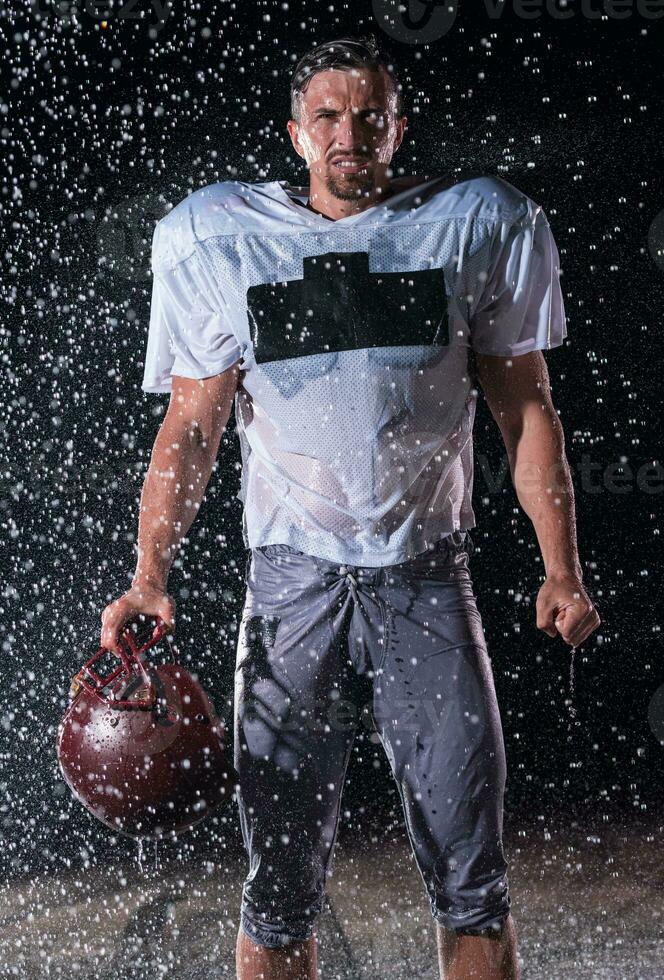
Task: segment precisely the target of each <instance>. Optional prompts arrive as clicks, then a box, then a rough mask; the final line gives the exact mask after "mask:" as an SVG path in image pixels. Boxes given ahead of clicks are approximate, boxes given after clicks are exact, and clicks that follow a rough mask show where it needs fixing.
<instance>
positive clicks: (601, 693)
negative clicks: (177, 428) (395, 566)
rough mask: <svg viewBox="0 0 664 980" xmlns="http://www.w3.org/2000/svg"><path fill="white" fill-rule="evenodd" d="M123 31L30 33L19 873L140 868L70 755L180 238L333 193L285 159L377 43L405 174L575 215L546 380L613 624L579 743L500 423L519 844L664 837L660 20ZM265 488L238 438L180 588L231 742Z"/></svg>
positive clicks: (330, 14) (254, 14)
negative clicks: (159, 303) (153, 258)
mask: <svg viewBox="0 0 664 980" xmlns="http://www.w3.org/2000/svg"><path fill="white" fill-rule="evenodd" d="M284 7H286V9H284ZM376 7H378V5H377V4H376ZM587 7H588V8H589V9H590V8H591V9H592V11H594V12H595V13H597V12H599V11H601V9H602V6H601V4H600V3H599V2H598V0H595V3H594V4H587ZM100 9H103V8H100ZM119 9H120V8H119V6H116V7H115V9H114V10H109V16H108V24H107V26H106V27H104V26H102V24H101V20H100V17H99V16H98V15H93V14H91V13H89V12H87V11H86V10H85V8H84V6H83V5H80V6H79V7H75V6H70V7H67V6H66V5H63V7H61V8H60V10H59V12H57V11H56V10H55V9H54V8H53V7H49V6H47V5H46V4H45V3H44V2H42V3H41V6H38V5H35V6H34V7H33V8H32V9H31V10H26V9H23V10H22V11H21V12H20V13H18V12H17V11H16V10H12V8H11V7H10V6H5V7H3V10H2V12H1V13H0V26H1V27H2V31H3V34H4V38H3V47H4V49H5V51H6V52H7V53H6V55H5V57H4V59H3V71H4V73H5V75H6V78H5V81H6V85H5V86H4V91H5V92H6V93H8V94H7V95H6V96H5V97H4V99H3V100H2V106H1V111H2V115H1V116H0V139H1V143H2V149H3V157H4V161H5V180H4V182H3V186H2V194H3V196H2V209H3V227H4V229H5V231H6V244H5V246H4V249H3V251H2V272H3V275H2V287H1V288H2V309H3V313H4V315H3V317H2V327H1V333H0V339H1V341H2V352H1V355H2V376H1V381H0V384H1V391H2V406H3V410H2V415H1V418H2V421H1V422H0V430H1V432H2V455H1V459H0V471H1V472H0V478H1V488H0V489H1V493H0V498H1V499H0V507H1V508H2V510H1V512H0V521H1V535H0V561H1V571H2V579H1V594H0V610H1V622H0V630H1V634H0V644H1V645H2V658H3V659H2V678H3V693H2V704H1V705H0V720H1V722H2V726H3V731H4V734H5V739H4V748H3V750H2V762H3V766H2V775H1V776H0V780H1V781H0V797H1V800H0V803H1V805H2V812H1V814H0V819H1V820H2V824H3V833H4V837H5V840H6V845H5V848H4V850H3V858H4V861H5V865H6V870H7V873H11V872H12V871H13V872H21V871H23V870H28V869H29V868H32V867H42V868H43V867H45V866H48V865H49V863H50V864H56V863H57V862H60V861H62V860H63V859H65V860H67V859H69V858H72V859H76V857H77V855H80V854H81V853H82V852H81V849H82V848H84V849H85V851H86V853H87V855H88V856H89V855H91V854H92V855H94V854H96V853H100V852H101V850H102V848H103V849H104V851H106V850H107V849H108V848H109V847H111V846H112V845H113V844H114V842H115V843H116V844H117V847H118V848H120V847H123V846H124V845H123V842H122V841H115V839H114V838H112V836H111V834H110V832H108V831H107V830H106V829H105V828H103V827H102V826H101V825H98V824H97V823H96V822H95V821H94V819H93V818H91V817H88V815H87V814H86V813H85V812H84V811H83V810H82V808H81V807H80V805H79V804H78V803H76V802H75V801H73V800H72V799H71V797H70V795H69V791H68V790H67V788H66V786H65V784H64V783H63V781H62V779H61V777H60V775H59V772H58V767H57V760H56V756H55V735H56V730H57V724H58V721H59V719H60V717H61V715H62V713H63V711H64V709H65V706H66V695H67V691H68V688H69V682H70V679H71V677H72V676H73V674H74V673H75V672H76V670H77V669H78V668H79V667H80V665H81V664H82V663H83V661H84V660H86V659H87V658H88V657H89V656H91V655H92V653H94V652H95V651H96V650H97V647H98V644H99V633H100V628H101V624H100V614H101V611H102V609H103V608H104V606H105V605H106V604H107V603H108V602H109V601H111V600H112V599H114V598H116V597H117V596H118V595H120V594H121V593H122V592H123V591H124V590H125V589H126V588H127V587H128V586H129V583H130V579H131V576H132V574H133V570H134V566H135V541H136V531H137V513H138V499H139V494H140V490H141V486H142V481H143V478H144V475H145V471H146V468H147V465H148V461H149V456H150V451H151V447H152V443H153V440H154V437H155V435H156V432H157V429H158V427H159V424H160V420H161V418H162V416H163V413H164V411H165V408H166V405H167V402H168V396H167V395H147V394H144V393H143V392H142V391H141V389H140V383H141V379H142V372H143V358H144V350H145V342H146V336H147V325H148V317H149V304H150V292H151V275H150V271H149V249H150V242H151V237H152V230H153V227H154V223H155V221H156V220H157V219H158V218H159V217H161V216H162V215H163V214H165V213H166V212H167V210H168V209H169V208H170V207H171V206H174V205H175V204H177V203H178V202H179V201H180V200H182V198H183V197H185V196H186V195H187V194H188V193H189V192H190V191H191V190H194V189H196V188H198V187H201V186H204V185H206V184H209V183H212V182H214V181H216V180H226V179H232V178H237V179H241V180H249V181H259V180H270V179H281V178H288V179H289V180H291V182H293V183H302V184H305V183H306V182H307V171H306V166H305V165H304V162H303V161H302V160H301V159H300V158H299V157H297V155H296V154H295V152H294V150H293V149H292V146H291V144H290V139H289V137H288V134H287V132H286V129H285V124H286V121H287V119H288V118H289V101H288V87H289V80H290V74H291V71H292V69H293V66H294V64H295V62H296V61H297V60H298V59H299V57H301V55H302V54H304V53H305V52H306V51H307V50H308V49H309V47H311V46H312V45H313V44H315V43H318V42H320V41H323V40H329V39H332V38H334V37H335V36H340V35H342V34H346V33H354V34H358V33H364V32H367V31H373V32H375V33H376V35H377V37H378V38H379V41H381V42H382V43H383V47H384V48H385V49H386V50H387V51H388V52H390V53H391V54H392V56H393V58H394V60H395V62H396V63H397V64H398V65H399V66H400V69H401V77H402V81H403V84H404V95H405V108H406V114H407V116H408V124H409V126H408V131H407V133H406V138H405V140H404V143H403V145H402V147H401V148H400V150H399V152H398V153H397V155H396V156H395V158H394V161H393V166H394V168H395V171H396V172H397V173H399V174H401V173H420V174H437V173H445V172H453V171H456V170H459V171H461V170H463V171H471V172H476V173H493V174H498V175H500V176H503V177H505V178H506V179H507V180H509V181H511V182H512V183H514V184H516V186H518V187H519V188H520V189H522V190H523V191H525V192H526V193H528V194H529V195H530V196H531V197H533V198H534V199H535V200H536V201H537V202H538V203H540V204H541V205H542V206H543V207H544V209H545V211H546V213H547V215H548V217H549V220H550V223H551V225H552V228H553V231H554V234H555V237H556V240H557V243H558V247H559V251H560V255H561V265H562V268H563V288H564V295H565V302H566V309H567V314H568V339H567V341H566V342H565V344H564V346H563V347H561V348H558V349H556V350H553V351H551V352H550V353H548V354H546V359H547V363H548V366H549V372H550V377H551V383H552V387H553V395H554V402H555V404H556V407H557V409H558V410H559V412H560V416H561V418H562V421H563V424H564V429H565V433H566V440H567V456H568V459H569V462H570V465H571V467H572V471H573V478H574V483H575V487H576V494H577V498H576V506H577V515H578V540H579V550H580V556H581V560H582V563H583V567H584V576H585V582H586V585H587V588H588V590H589V592H590V594H591V596H592V597H593V598H594V600H595V601H596V603H597V606H598V608H599V610H600V614H601V616H602V620H603V622H602V624H601V626H600V627H599V629H598V630H597V631H596V633H595V634H593V636H592V637H591V638H590V639H589V641H588V642H587V643H586V644H585V645H584V646H582V647H581V648H580V649H579V650H578V651H577V652H576V656H575V691H574V706H575V707H576V709H577V712H578V713H577V722H578V724H575V723H574V720H573V719H572V718H571V717H570V714H569V711H568V709H569V704H568V703H566V702H567V701H568V699H569V696H570V687H569V683H570V677H569V667H570V655H571V654H570V650H569V648H568V647H567V646H566V644H565V643H564V642H563V641H562V640H561V639H560V638H558V639H556V640H551V639H550V638H549V637H547V636H546V635H545V634H544V633H542V632H541V631H539V630H538V629H537V628H536V625H535V600H536V597H537V591H538V588H539V586H540V585H541V583H542V581H543V575H542V563H541V560H540V557H539V550H538V547H537V541H536V537H535V533H534V530H533V527H532V525H531V524H530V521H529V520H528V518H527V517H526V516H525V514H523V512H521V511H520V509H519V508H518V504H517V500H516V496H515V493H514V491H513V489H512V486H511V482H510V478H509V473H508V472H507V470H506V459H505V453H504V447H503V445H502V442H501V441H500V436H499V433H498V430H497V428H496V427H495V425H494V423H493V421H492V419H491V417H490V414H489V412H488V409H487V406H486V404H485V403H484V401H483V399H482V398H480V405H479V409H478V418H477V423H476V443H475V449H476V476H475V490H474V507H475V511H476V515H477V522H478V526H477V528H476V529H475V530H474V531H473V540H474V543H475V546H476V550H475V554H474V555H473V557H472V559H471V569H472V573H473V580H474V583H475V589H476V594H477V596H478V605H479V608H480V611H481V613H482V616H483V620H484V627H485V632H486V636H487V641H488V645H489V652H490V654H491V657H492V663H493V669H494V675H495V680H496V686H497V689H498V696H499V702H500V706H501V714H502V720H503V726H504V734H505V741H506V747H507V754H508V787H507V799H506V819H508V820H509V819H512V818H513V819H515V820H517V819H519V820H521V819H524V820H532V821H537V820H538V818H539V819H543V818H544V817H545V816H546V818H547V819H549V818H552V817H553V816H554V815H555V814H556V813H563V814H569V813H571V812H577V811H578V812H579V813H584V812H585V813H592V814H597V815H604V816H603V817H602V819H607V815H608V819H612V818H613V817H614V816H615V817H617V816H618V815H619V814H621V815H622V816H624V815H625V814H626V813H627V814H629V813H637V812H638V813H639V814H640V815H643V814H644V813H649V814H652V813H653V812H655V813H656V812H657V808H658V806H659V805H660V804H661V802H662V800H663V798H664V793H663V791H662V773H663V766H662V763H663V761H664V748H663V747H662V745H661V744H660V741H659V740H660V738H661V739H664V694H663V690H662V685H663V684H664V663H663V661H662V642H661V622H662V619H661V598H662V590H661V584H660V566H661V532H660V527H661V520H662V487H663V486H664V482H663V479H662V477H663V472H662V468H661V453H660V446H661V442H660V432H661V428H660V427H661V419H662V408H663V405H662V401H663V399H662V386H661V372H662V357H661V355H660V349H661V323H662V312H663V308H664V261H663V260H662V256H661V253H659V254H658V248H661V247H662V245H664V233H663V229H664V221H662V219H661V218H658V215H660V212H661V211H662V209H663V208H664V191H663V188H662V181H661V174H662V160H661V124H662V119H661V114H660V111H659V106H658V100H659V93H660V92H661V81H662V77H661V67H660V66H661V48H662V35H663V32H664V19H647V18H645V17H644V16H643V15H642V14H640V13H639V12H638V11H637V10H636V7H635V9H634V10H633V11H632V12H631V13H630V14H629V16H628V17H626V18H624V19H621V20H617V19H615V17H613V16H605V17H604V19H600V18H597V17H594V16H593V17H592V18H591V17H589V16H584V15H583V14H582V12H581V7H580V5H579V4H575V3H570V4H569V6H568V8H567V9H568V10H571V11H572V12H573V17H572V18H571V19H568V20H559V19H557V18H556V17H554V16H553V15H552V14H551V13H547V12H543V13H542V14H541V16H540V17H539V18H537V19H524V18H523V17H520V16H517V14H516V13H515V11H514V9H513V8H512V6H511V5H510V4H508V5H507V6H506V7H505V10H504V13H503V14H502V16H501V17H499V18H493V19H492V18H491V17H490V16H489V14H488V13H487V10H486V8H485V6H484V5H483V4H480V3H473V4H472V5H471V4H469V3H466V4H463V5H462V6H461V7H460V8H459V11H458V14H457V17H456V20H455V22H454V24H453V25H452V26H451V27H450V29H449V30H448V31H447V32H446V33H443V34H442V35H441V36H439V37H437V38H433V39H431V42H430V43H428V44H426V43H406V41H404V40H399V39H398V38H394V37H390V36H388V34H387V33H384V32H383V31H382V30H381V28H380V27H379V26H378V21H377V19H376V17H375V16H374V14H373V11H372V5H371V3H368V2H357V0H356V2H353V3H352V4H348V5H341V4H334V5H329V6H328V5H327V4H315V3H314V2H313V0H309V2H306V3H303V2H289V4H288V5H285V4H281V3H278V2H273V0H270V2H266V3H264V4H262V5H259V4H240V3H237V4H230V3H218V4H216V5H214V4H210V5H205V6H204V7H202V9H196V8H195V7H194V6H193V5H191V4H186V5H182V4H178V5H177V7H176V8H174V9H173V10H172V11H171V12H170V15H169V17H168V19H167V20H166V22H165V23H163V24H162V25H161V26H158V28H157V29H156V30H155V28H154V26H153V27H152V30H151V28H150V25H154V24H155V15H154V12H153V11H151V10H150V9H149V8H148V5H147V3H145V2H143V3H142V4H141V2H139V3H138V4H137V6H136V8H135V9H134V10H132V11H131V12H130V13H128V14H127V15H126V16H124V17H122V16H121V15H120V14H119ZM130 16H131V19H129V18H130ZM426 29H429V28H426ZM422 30H423V31H424V30H425V28H423V29H422ZM421 36H422V37H424V36H425V35H424V34H422V35H421ZM239 461H240V457H239V447H238V443H237V438H236V435H235V431H234V418H233V417H231V423H230V424H229V428H228V431H227V433H226V435H225V437H224V440H223V444H222V448H221V450H220V453H219V459H218V464H217V469H216V472H215V474H214V475H213V477H212V480H211V482H210V486H209V490H208V493H207V498H206V501H205V503H204V505H203V507H202V509H201V512H200V514H199V516H198V518H197V520H196V522H195V523H194V525H193V526H192V529H191V531H190V534H189V539H188V544H187V545H186V547H185V548H184V551H183V553H182V560H181V561H179V562H178V564H177V567H176V568H175V569H174V570H173V573H172V576H171V579H170V582H169V588H170V591H171V593H172V594H173V596H174V597H175V599H176V602H177V608H178V636H177V639H178V643H179V645H180V649H181V651H182V653H183V656H184V658H185V660H190V662H191V664H192V665H193V666H194V667H195V669H196V670H198V671H199V673H200V676H201V679H202V681H203V682H204V684H205V686H206V687H207V689H208V690H209V691H210V693H211V694H212V696H213V698H214V700H215V702H216V704H217V707H218V709H219V710H220V712H221V713H222V714H226V716H227V717H230V709H231V704H232V676H233V667H234V658H235V643H236V635H237V626H238V621H239V616H240V613H241V609H242V601H243V572H244V565H245V557H246V554H245V551H244V547H243V544H242V537H241V525H240V517H241V511H240V507H241V505H240V503H239V501H238V500H237V499H236V496H235V494H236V492H237V490H238V487H239ZM654 463H657V465H656V466H653V464H654ZM582 466H586V467H591V468H592V473H591V476H590V479H587V478H586V477H584V475H583V473H582ZM648 466H650V467H651V469H650V470H649V473H650V483H649V484H648V482H647V480H645V479H644V474H645V472H646V469H647V467H648ZM501 474H502V476H501ZM344 811H346V815H345V816H344V819H343V823H342V827H341V830H340V838H339V839H340V840H343V839H344V836H347V835H365V834H366V835H367V836H371V835H374V836H377V837H378V839H380V835H381V834H382V833H385V832H386V831H387V830H389V829H390V828H394V827H397V826H401V824H402V819H403V818H402V814H401V809H400V805H399V802H398V796H397V793H396V788H395V786H394V784H393V782H392V779H391V775H390V772H389V766H388V763H387V760H386V758H385V756H384V754H383V750H382V748H381V746H380V745H379V744H376V743H375V742H373V741H372V740H371V738H370V736H369V733H368V732H366V733H364V734H363V735H362V736H358V739H357V741H356V746H355V751H354V754H353V758H352V761H351V764H350V767H349V770H348V781H347V784H346V788H345V794H344ZM239 834H240V831H239V825H238V820H237V811H236V809H235V806H234V805H233V807H232V808H231V807H229V808H228V810H227V811H226V812H225V813H222V814H220V815H219V816H218V817H217V818H214V819H210V820H208V821H206V822H205V823H204V824H203V825H202V826H201V828H199V829H198V830H197V831H195V832H193V833H191V834H190V835H187V838H186V841H185V843H184V845H183V846H185V847H194V846H201V847H206V846H207V845H208V844H209V845H210V846H218V845H219V843H220V842H222V843H223V845H224V846H229V847H230V846H237V845H238V842H239V840H240V837H239ZM183 840H184V839H183Z"/></svg>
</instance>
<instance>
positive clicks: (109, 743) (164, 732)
mask: <svg viewBox="0 0 664 980" xmlns="http://www.w3.org/2000/svg"><path fill="white" fill-rule="evenodd" d="M157 622H158V625H157V627H156V628H155V630H154V632H153V634H152V638H151V639H149V640H148V641H147V642H146V643H144V644H143V645H142V646H138V645H137V644H136V642H135V641H134V639H133V636H132V633H131V630H130V628H126V629H125V630H124V632H123V633H122V635H121V644H120V645H121V647H122V649H123V653H122V654H121V656H120V660H121V663H120V666H119V667H117V669H116V670H114V671H112V673H111V674H109V675H108V676H106V677H100V676H99V675H98V674H97V673H96V672H95V670H94V669H93V668H94V666H95V665H96V663H97V661H98V660H99V659H100V657H101V656H102V655H104V654H107V653H108V652H107V651H105V649H104V648H103V647H102V648H101V649H100V650H99V651H98V653H97V654H95V656H94V657H92V658H91V659H90V660H89V661H88V662H87V663H86V664H85V665H84V667H82V668H81V670H80V671H79V672H78V674H77V675H76V676H75V677H74V680H73V682H72V688H71V690H70V697H72V698H73V700H72V702H71V704H70V705H69V707H68V709H67V711H66V712H65V715H64V717H63V719H62V721H61V722H60V725H59V727H58V736H57V754H58V762H59V764H60V769H61V771H62V774H63V776H64V778H65V780H66V782H67V784H68V785H69V787H70V789H71V791H72V793H73V794H74V796H75V797H76V798H77V799H78V800H79V801H80V802H81V803H83V804H84V806H86V807H87V808H88V810H89V811H90V812H91V813H92V814H94V816H95V817H97V818H98V819H99V820H101V821H102V822H103V823H105V824H106V825H107V826H109V827H112V828H113V830H116V831H120V832H121V833H123V834H127V835H129V836H131V837H138V838H151V839H155V840H156V839H160V838H162V837H166V836H172V835H173V834H178V833H182V832H183V831H185V830H189V829H190V828H191V827H193V826H194V825H195V824H197V823H199V822H200V821H201V820H203V818H204V817H205V816H206V815H207V814H208V813H210V811H211V810H213V809H214V808H215V807H217V806H218V805H219V804H220V803H223V802H224V801H226V800H229V799H230V796H231V794H232V791H233V782H234V777H233V774H234V770H233V765H232V759H231V758H230V754H229V753H228V752H227V750H226V745H225V729H224V725H223V721H222V720H221V719H220V718H219V717H218V716H217V714H216V711H215V708H214V705H213V703H212V701H211V700H210V698H209V697H208V695H207V694H206V693H205V691H204V690H203V688H202V687H201V685H200V684H199V683H198V681H197V680H196V679H195V678H194V677H193V676H192V674H191V673H190V672H189V671H188V670H186V669H185V668H184V667H183V666H181V664H179V663H177V662H176V663H166V664H161V665H159V666H155V665H153V664H146V663H143V660H142V655H143V654H144V653H145V652H146V651H147V650H148V649H150V648H151V647H153V646H154V645H155V644H156V643H157V642H158V641H159V640H160V639H161V638H162V637H163V635H164V633H165V632H166V627H165V624H164V623H163V621H161V620H158V621H157Z"/></svg>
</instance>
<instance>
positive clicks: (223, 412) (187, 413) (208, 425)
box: [164, 360, 240, 453]
mask: <svg viewBox="0 0 664 980" xmlns="http://www.w3.org/2000/svg"><path fill="white" fill-rule="evenodd" d="M239 377H240V367H239V360H238V361H236V362H235V363H234V364H232V365H231V366H230V367H229V368H227V369H226V370H225V371H222V372H221V373H220V374H215V375H213V376H212V377H209V378H185V377H183V376H182V375H177V374H174V375H172V380H171V383H172V387H171V397H170V401H169V404H168V409H167V412H166V416H165V418H164V423H165V424H168V425H172V426H175V427H177V428H178V429H180V430H183V429H184V430H186V431H189V432H192V433H194V434H196V435H197V436H198V438H200V439H202V440H205V441H206V442H207V443H208V445H210V446H211V447H213V448H214V451H215V453H216V451H217V449H218V447H219V442H220V440H221V436H222V433H223V431H224V428H225V427H226V423H227V422H228V419H229V417H230V414H231V409H232V407H233V399H234V397H235V392H236V391H237V387H238V383H239Z"/></svg>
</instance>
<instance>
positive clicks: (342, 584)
mask: <svg viewBox="0 0 664 980" xmlns="http://www.w3.org/2000/svg"><path fill="white" fill-rule="evenodd" d="M470 544H471V542H470V538H469V536H468V535H467V532H460V531H455V532H454V533H453V534H451V535H448V537H447V538H444V539H443V540H442V541H441V542H439V543H438V544H437V545H436V546H435V548H434V549H433V550H431V551H428V552H425V553H423V554H421V555H418V556H417V557H416V558H414V559H412V560H411V561H408V562H404V563H402V564H399V565H389V566H387V567H383V568H377V567H358V566H343V565H341V566H340V565H338V564H337V563H336V562H331V561H328V560H326V559H323V558H317V557H314V556H311V555H307V554H304V553H303V552H301V551H297V550H296V549H295V548H292V547H290V546H289V545H286V544H274V545H265V546H263V547H261V548H254V549H252V551H251V552H250V554H249V559H248V562H247V571H246V585H247V594H246V601H245V605H244V610H243V615H242V622H241V626H240V635H239V638H238V647H237V661H236V669H235V702H234V764H235V768H236V770H237V774H238V782H239V788H238V792H237V801H238V805H239V815H240V824H241V828H242V836H243V840H244V845H245V848H246V851H247V854H248V857H249V872H248V875H247V877H246V880H245V882H244V886H243V891H242V907H241V927H242V929H243V930H244V932H245V933H246V934H247V935H248V936H249V937H250V938H251V939H252V940H253V941H254V942H256V943H258V944H259V945H262V946H267V947H277V946H281V945H285V944H287V943H289V942H292V941H294V940H304V939H308V938H309V937H310V936H311V935H312V934H313V931H314V921H315V918H316V916H317V915H318V914H319V913H320V912H321V910H322V907H323V900H324V890H325V883H326V878H327V876H328V873H329V871H330V868H331V857H332V852H333V848H334V844H335V840H336V835H337V829H338V821H339V810H340V804H341V793H342V788H343V783H344V778H345V773H346V767H347V765H348V761H349V757H350V751H351V748H352V744H353V739H354V736H355V733H356V729H357V727H358V725H360V724H363V723H364V724H365V725H366V727H367V728H368V729H370V730H373V726H374V725H375V727H376V730H377V732H378V734H379V736H380V740H381V742H382V745H383V747H384V749H385V752H386V754H387V757H388V760H389V763H390V766H391V769H392V773H393V775H394V779H395V781H396V785H397V787H398V790H399V795H400V798H401V802H402V806H403V812H404V817H405V822H406V829H407V832H408V836H409V839H410V844H411V847H412V850H413V854H414V857H415V860H416V862H417V866H418V868H419V871H420V873H421V875H422V878H423V881H424V885H425V887H426V891H427V894H428V897H429V902H430V906H431V912H432V915H433V917H434V919H436V920H437V921H438V922H439V923H441V924H442V925H443V926H445V927H447V928H450V929H455V930H457V931H459V932H468V933H477V932H480V931H482V930H485V929H488V928H492V929H500V928H501V926H502V923H503V921H504V919H505V918H506V917H507V915H508V914H509V911H510V906H511V899H510V896H509V889H508V880H507V863H506V861H505V855H504V852H503V843H502V833H503V794H504V789H505V780H506V766H505V750H504V745H503V735H502V727H501V719H500V714H499V710H498V705H497V702H496V694H495V689H494V681H493V675H492V670H491V663H490V660H489V656H488V652H487V648H486V644H485V639H484V634H483V630H482V622H481V618H480V614H479V612H478V610H477V607H476V603H475V596H474V592H473V586H472V580H471V576H470V571H469V568H468V547H469V545H470ZM363 709H365V710H364V711H363Z"/></svg>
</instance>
